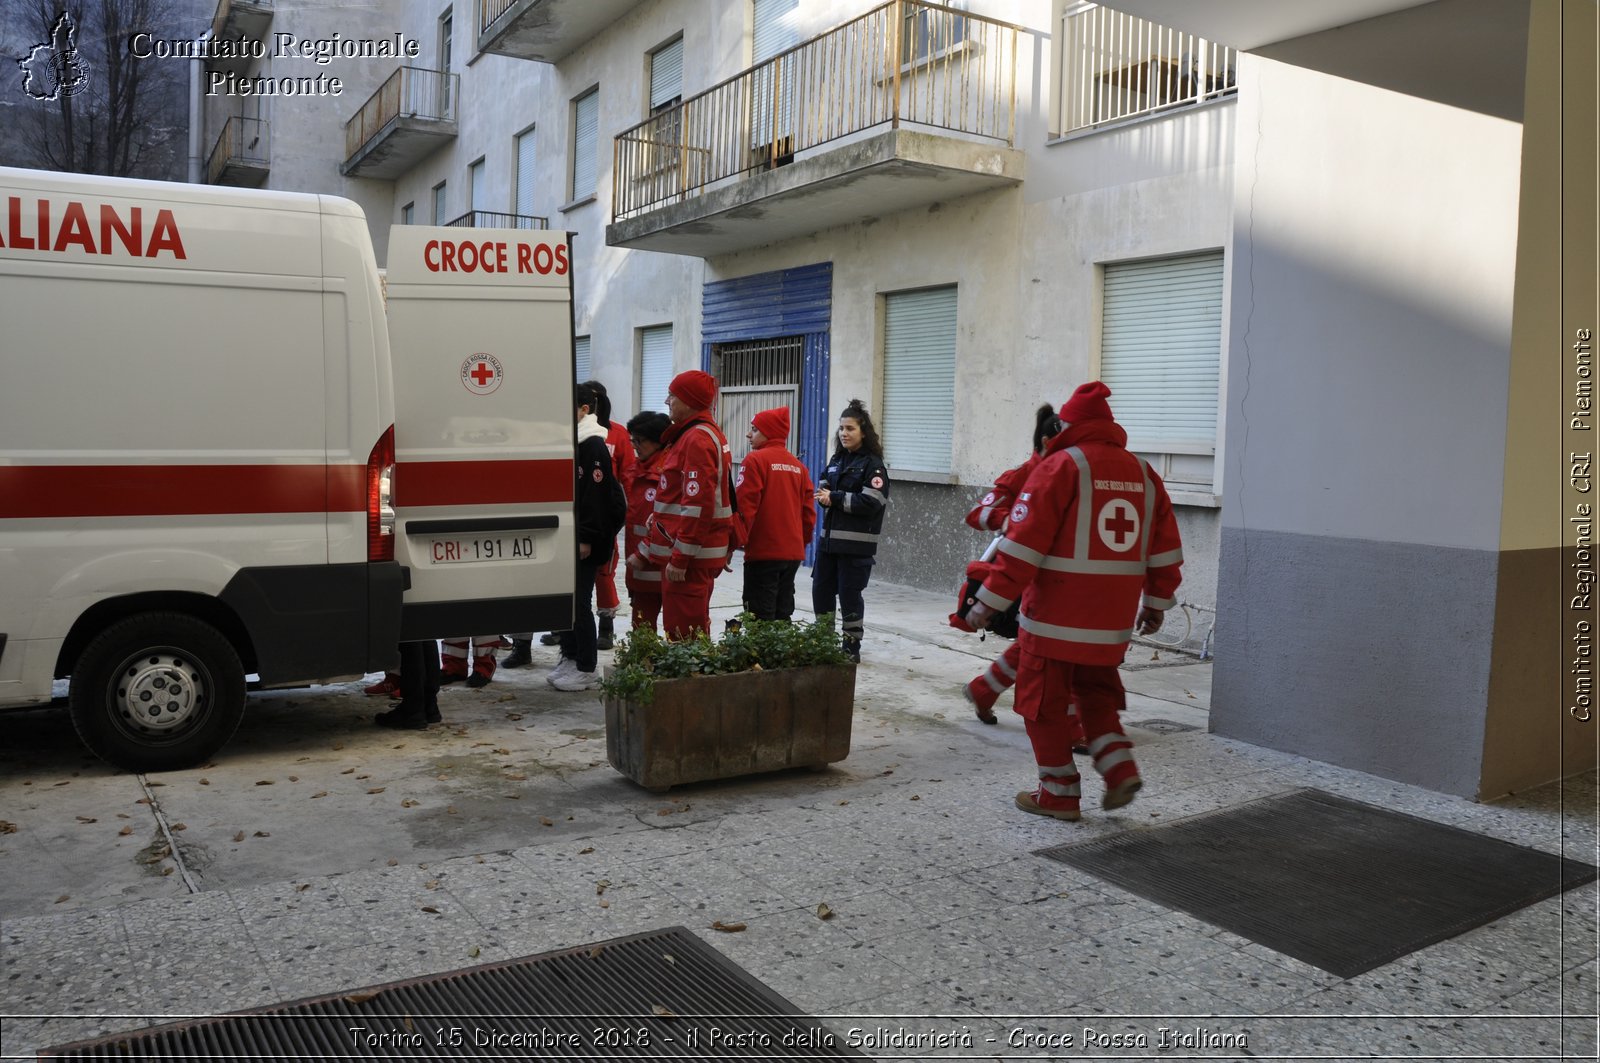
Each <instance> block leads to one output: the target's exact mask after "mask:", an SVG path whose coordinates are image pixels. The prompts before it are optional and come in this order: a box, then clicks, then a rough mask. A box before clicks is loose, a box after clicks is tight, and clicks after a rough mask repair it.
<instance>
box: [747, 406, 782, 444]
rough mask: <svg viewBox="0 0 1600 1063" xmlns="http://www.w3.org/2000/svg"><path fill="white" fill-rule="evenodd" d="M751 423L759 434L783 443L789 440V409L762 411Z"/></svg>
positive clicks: (780, 407) (780, 408)
mask: <svg viewBox="0 0 1600 1063" xmlns="http://www.w3.org/2000/svg"><path fill="white" fill-rule="evenodd" d="M750 423H751V424H752V425H753V426H754V427H755V430H756V431H757V432H760V433H761V434H762V435H764V436H766V437H767V438H768V439H776V440H778V441H779V442H780V443H781V442H783V441H784V440H786V439H788V438H789V407H787V406H779V407H778V408H777V409H775V410H762V411H761V412H760V413H758V414H756V415H755V416H754V417H752V418H750Z"/></svg>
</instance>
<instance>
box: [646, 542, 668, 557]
mask: <svg viewBox="0 0 1600 1063" xmlns="http://www.w3.org/2000/svg"><path fill="white" fill-rule="evenodd" d="M643 545H644V548H645V549H646V550H648V551H650V556H651V557H671V556H672V547H671V546H670V545H668V546H662V545H661V544H660V543H645V544H643Z"/></svg>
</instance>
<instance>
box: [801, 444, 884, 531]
mask: <svg viewBox="0 0 1600 1063" xmlns="http://www.w3.org/2000/svg"><path fill="white" fill-rule="evenodd" d="M817 486H818V487H826V488H827V489H828V490H829V492H830V494H831V504H830V505H828V506H826V507H823V508H822V520H821V522H820V523H819V524H818V525H817V548H818V549H819V550H823V551H825V552H827V553H830V554H853V555H856V556H859V557H871V556H872V555H874V554H876V553H877V552H878V540H879V538H880V537H881V536H882V533H883V514H884V511H885V510H886V509H888V508H889V470H888V469H887V468H885V467H884V464H883V459H882V458H880V457H878V456H877V455H875V454H868V453H867V452H866V451H865V450H858V451H856V452H855V453H854V454H852V453H850V452H849V451H841V452H836V453H835V454H834V455H833V458H832V459H831V460H830V461H829V462H828V468H827V471H825V472H824V473H823V474H822V476H821V478H820V479H819V480H818V483H817Z"/></svg>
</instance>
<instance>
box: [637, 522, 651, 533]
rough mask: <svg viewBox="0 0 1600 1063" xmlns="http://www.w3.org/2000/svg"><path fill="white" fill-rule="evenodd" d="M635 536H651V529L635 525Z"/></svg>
mask: <svg viewBox="0 0 1600 1063" xmlns="http://www.w3.org/2000/svg"><path fill="white" fill-rule="evenodd" d="M633 534H635V535H649V534H650V529H649V528H647V527H645V526H644V525H643V524H635V525H634V526H633Z"/></svg>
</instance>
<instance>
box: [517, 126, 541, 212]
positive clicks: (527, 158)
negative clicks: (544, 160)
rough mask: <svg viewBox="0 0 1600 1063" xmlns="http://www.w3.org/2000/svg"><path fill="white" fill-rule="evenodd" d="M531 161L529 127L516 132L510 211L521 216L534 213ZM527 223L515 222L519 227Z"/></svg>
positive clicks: (530, 132) (531, 145) (531, 146)
mask: <svg viewBox="0 0 1600 1063" xmlns="http://www.w3.org/2000/svg"><path fill="white" fill-rule="evenodd" d="M533 162H534V155H533V129H532V128H531V127H530V128H529V129H527V130H526V131H524V132H522V133H518V134H517V190H516V202H515V203H513V204H512V205H511V209H512V211H513V212H515V213H516V214H518V215H520V216H521V217H523V218H528V217H534V216H535V214H536V212H535V211H534V209H533V186H534V168H533ZM527 224H531V223H528V222H523V221H520V220H519V221H518V222H517V225H518V227H519V228H520V227H521V226H523V225H527Z"/></svg>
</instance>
